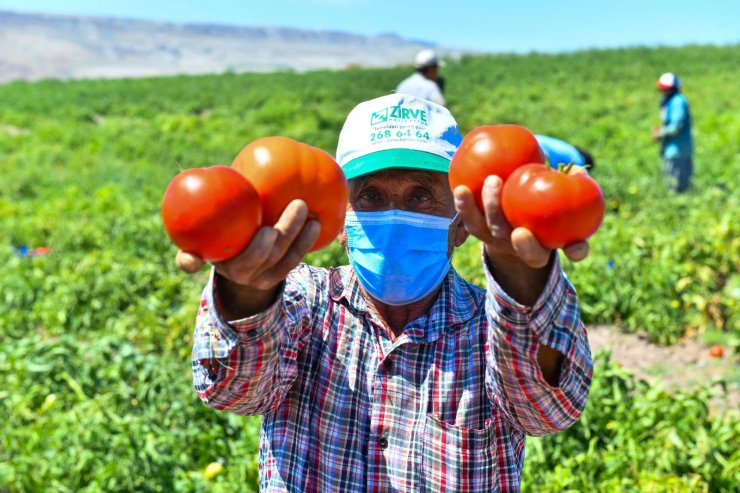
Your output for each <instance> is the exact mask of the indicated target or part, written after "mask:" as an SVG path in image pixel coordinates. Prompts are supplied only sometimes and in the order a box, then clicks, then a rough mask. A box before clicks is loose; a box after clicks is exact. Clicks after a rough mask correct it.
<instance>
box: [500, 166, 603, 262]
mask: <svg viewBox="0 0 740 493" xmlns="http://www.w3.org/2000/svg"><path fill="white" fill-rule="evenodd" d="M501 209H502V210H503V213H504V215H505V216H506V219H507V220H508V221H509V223H510V224H511V225H512V226H513V227H515V228H518V227H525V228H527V229H529V230H530V231H531V232H532V233H533V234H534V235H535V237H536V238H537V240H538V241H539V242H540V243H541V244H542V245H543V246H545V247H547V248H562V247H564V246H568V245H570V244H572V243H576V242H578V241H583V240H585V239H587V238H588V237H589V236H591V235H592V234H594V233H595V232H596V230H597V229H599V226H600V225H601V221H602V220H603V219H604V194H603V192H602V191H601V187H600V186H599V184H598V183H596V181H595V180H594V179H593V178H591V177H590V176H588V174H586V172H585V171H583V170H582V169H581V168H580V167H577V166H576V167H573V166H570V167H567V168H565V170H554V169H552V168H550V167H549V166H546V165H544V164H528V165H525V166H522V167H520V168H518V169H517V170H516V171H514V172H513V173H512V174H511V176H510V177H509V179H508V180H507V181H506V183H504V188H503V190H502V192H501Z"/></svg>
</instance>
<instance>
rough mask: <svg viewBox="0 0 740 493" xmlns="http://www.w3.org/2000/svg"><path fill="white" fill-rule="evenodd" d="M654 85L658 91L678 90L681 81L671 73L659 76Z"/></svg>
mask: <svg viewBox="0 0 740 493" xmlns="http://www.w3.org/2000/svg"><path fill="white" fill-rule="evenodd" d="M655 85H656V86H657V87H658V89H664V90H665V89H678V88H679V87H681V79H679V78H678V76H677V75H676V74H674V73H673V72H666V73H664V74H663V75H661V76H660V78H659V79H658V82H656V83H655Z"/></svg>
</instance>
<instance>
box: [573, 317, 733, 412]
mask: <svg viewBox="0 0 740 493" xmlns="http://www.w3.org/2000/svg"><path fill="white" fill-rule="evenodd" d="M587 330H588V339H589V342H590V344H591V351H592V352H593V353H594V354H595V353H597V352H598V351H600V350H602V349H610V350H611V360H612V361H613V362H616V363H619V364H620V365H622V366H623V367H624V368H626V369H628V370H630V371H632V372H633V373H634V374H635V376H636V377H637V378H640V379H644V380H647V381H650V382H658V383H660V384H661V385H663V387H664V388H666V389H667V390H679V389H683V390H691V389H695V388H698V387H700V386H703V385H707V384H710V385H712V386H714V387H716V389H717V396H716V397H714V398H713V399H712V401H711V404H710V405H711V407H712V409H713V410H714V411H716V412H724V411H728V410H733V409H734V410H740V365H739V364H738V361H737V360H736V359H735V356H733V355H732V354H730V353H731V351H730V350H729V348H726V347H725V348H724V353H725V354H724V356H723V357H721V358H713V357H711V356H710V354H709V346H706V345H704V344H702V343H701V342H700V341H698V340H697V339H695V338H686V339H684V340H682V341H680V342H678V343H677V344H674V345H671V346H660V345H656V344H653V343H651V342H649V340H648V338H647V337H646V336H645V335H642V334H626V333H623V332H621V331H619V329H618V328H616V327H613V326H604V325H594V326H589V327H588V328H587ZM720 380H721V381H724V385H723V384H721V383H719V381H720Z"/></svg>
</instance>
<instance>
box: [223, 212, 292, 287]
mask: <svg viewBox="0 0 740 493" xmlns="http://www.w3.org/2000/svg"><path fill="white" fill-rule="evenodd" d="M277 238H278V231H277V230H276V229H275V228H271V227H269V226H265V227H262V228H260V229H258V230H257V233H255V235H254V236H253V237H252V239H251V240H250V242H249V245H247V247H246V248H245V249H244V250H242V252H241V253H240V254H239V255H237V256H236V257H234V258H231V259H229V260H225V261H223V262H214V264H213V265H214V266H215V267H216V271H218V273H219V274H221V275H222V276H224V277H226V278H228V279H230V280H232V281H234V282H235V283H237V284H244V285H249V283H250V281H251V280H252V279H254V278H255V277H257V276H259V274H260V273H261V272H262V271H264V270H265V267H263V266H264V265H265V264H266V263H267V261H268V259H269V257H270V253H271V252H272V249H273V248H274V247H275V243H276V241H277Z"/></svg>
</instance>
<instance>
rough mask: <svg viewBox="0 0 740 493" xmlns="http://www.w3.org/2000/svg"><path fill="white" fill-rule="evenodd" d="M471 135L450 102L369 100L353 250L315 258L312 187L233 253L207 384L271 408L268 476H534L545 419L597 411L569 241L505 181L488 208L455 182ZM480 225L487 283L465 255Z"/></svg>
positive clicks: (196, 369) (352, 163) (211, 400)
mask: <svg viewBox="0 0 740 493" xmlns="http://www.w3.org/2000/svg"><path fill="white" fill-rule="evenodd" d="M386 130H388V132H386ZM379 132H380V133H381V135H384V136H385V135H388V137H387V138H383V139H380V140H378V139H377V138H373V137H372V135H373V134H374V135H375V136H377V135H378V133H379ZM460 140H461V139H460V134H459V132H458V129H457V124H456V123H455V120H454V119H453V117H452V115H450V113H449V112H448V111H447V110H446V109H445V108H443V107H442V106H439V105H436V104H434V103H430V102H428V101H425V100H422V99H418V98H412V97H409V96H406V95H401V94H394V95H390V96H384V97H381V98H377V99H374V100H371V101H368V102H364V103H361V104H360V105H358V106H357V107H356V108H355V109H354V110H353V111H352V112H351V113H350V115H349V116H348V118H347V120H346V122H345V125H344V128H343V130H342V133H341V135H340V138H339V145H338V149H337V159H338V162H339V163H340V164H341V165H342V167H343V169H344V171H345V173H346V176H347V178H348V179H349V186H350V197H349V203H348V204H347V219H346V225H345V230H344V232H343V233H342V235H341V238H340V240H341V242H342V244H343V245H344V246H345V247H346V249H347V251H348V254H349V259H350V264H351V265H349V266H343V267H339V268H333V269H324V268H316V267H311V266H308V265H305V264H301V263H300V260H301V259H302V257H303V256H304V255H305V254H306V253H307V252H308V249H309V248H310V246H311V245H312V244H313V242H314V240H315V238H316V237H317V234H318V232H319V228H320V226H319V224H318V223H317V222H316V221H313V220H310V219H309V217H308V211H307V208H306V205H305V203H303V202H301V201H294V202H292V203H291V204H290V205H289V206H288V207H287V208H286V210H285V212H284V213H283V215H282V217H281V219H280V221H279V222H278V223H277V224H276V225H275V226H274V227H266V228H262V229H261V230H260V231H259V232H258V233H257V235H256V236H255V238H254V239H253V240H252V242H251V244H250V245H249V246H248V247H247V248H246V249H245V250H244V251H243V252H242V253H241V254H240V255H239V256H238V257H236V258H234V259H232V260H229V261H227V262H224V263H222V264H218V265H216V266H215V269H214V271H213V274H212V277H211V280H210V281H209V283H208V285H207V286H206V287H205V291H204V297H203V302H202V303H201V308H200V311H199V315H198V320H197V326H196V333H195V342H194V349H193V373H194V380H195V388H196V390H197V392H198V395H199V396H200V397H201V399H203V400H204V401H205V402H206V403H207V404H208V405H209V406H211V407H213V408H215V409H222V410H229V411H232V412H235V413H239V414H259V415H262V416H263V421H262V430H261V436H260V452H259V460H260V487H261V489H262V490H263V491H270V492H278V491H291V492H301V493H303V492H311V491H317V492H354V491H378V492H386V491H428V492H441V491H447V492H478V491H480V492H484V491H485V492H491V491H518V490H519V489H520V481H521V472H522V464H523V459H524V439H525V435H545V434H548V433H554V432H557V431H561V430H563V429H565V428H567V427H568V426H570V425H572V424H573V423H574V422H575V421H576V420H577V419H578V418H579V416H580V413H581V411H582V410H583V408H584V405H585V403H586V398H587V395H588V389H589V385H590V381H591V372H592V367H591V356H590V350H589V346H588V341H587V338H586V333H585V331H584V328H583V326H582V324H581V322H580V319H579V313H578V304H577V299H576V294H575V292H574V290H573V288H572V287H571V285H570V284H569V283H568V281H567V279H566V277H565V276H564V274H563V272H562V271H561V268H560V265H559V263H558V257H557V255H555V253H554V252H552V251H548V250H546V249H544V248H543V247H542V246H541V245H539V244H538V243H537V241H536V240H535V239H534V237H533V236H532V234H531V233H530V232H529V231H527V230H522V229H517V230H514V231H511V228H510V227H509V226H508V224H507V223H506V222H505V220H504V219H503V217H502V214H501V211H500V208H499V196H500V191H501V181H500V180H499V179H498V178H496V177H489V178H488V179H487V181H486V184H485V187H484V190H483V200H484V203H485V210H486V213H485V215H484V214H482V213H481V212H479V210H478V209H477V208H476V206H475V201H474V199H473V196H472V194H471V192H470V190H469V189H466V188H465V187H459V188H458V189H456V190H455V191H454V194H453V193H452V191H450V189H449V186H448V182H447V175H446V171H447V169H448V165H449V160H450V158H451V156H452V155H453V153H454V151H455V149H456V147H457V145H458V144H459V142H460ZM469 233H472V234H473V235H475V236H476V237H478V238H479V239H480V240H481V241H482V260H481V261H482V265H483V268H484V269H485V272H486V275H487V280H488V287H487V289H481V288H479V287H476V286H473V285H471V284H469V283H467V282H466V281H465V280H464V279H462V278H461V277H460V276H459V275H458V274H457V272H455V270H454V269H453V268H452V267H451V265H450V259H451V256H452V252H453V250H454V248H455V247H458V246H460V245H461V244H462V243H463V242H464V241H465V239H466V238H467V236H468V234H469ZM587 251H588V248H587V245H586V244H584V243H581V244H575V245H571V246H569V247H568V248H566V250H565V253H566V255H568V256H569V257H570V258H572V259H574V260H580V259H581V258H583V257H585V256H586V254H587Z"/></svg>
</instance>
